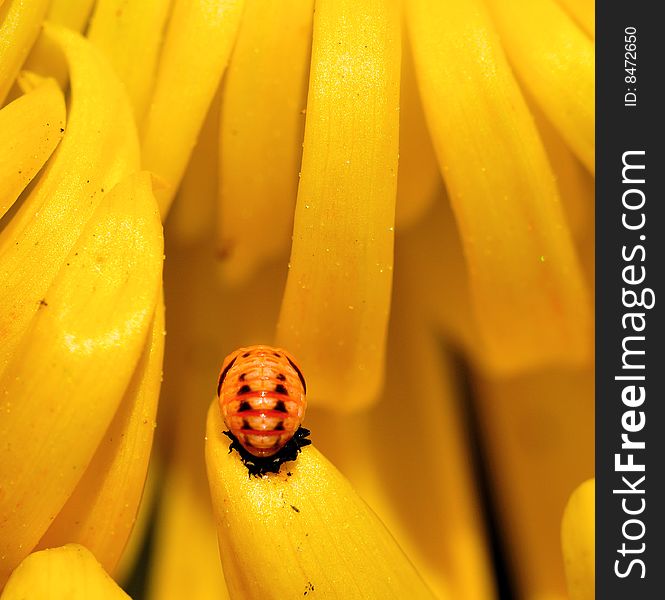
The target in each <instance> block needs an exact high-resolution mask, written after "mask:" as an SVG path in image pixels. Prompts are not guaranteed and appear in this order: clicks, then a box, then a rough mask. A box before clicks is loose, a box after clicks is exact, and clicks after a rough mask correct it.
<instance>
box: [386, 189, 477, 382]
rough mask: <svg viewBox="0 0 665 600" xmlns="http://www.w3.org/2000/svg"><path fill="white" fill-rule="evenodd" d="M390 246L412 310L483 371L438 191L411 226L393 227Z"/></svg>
mask: <svg viewBox="0 0 665 600" xmlns="http://www.w3.org/2000/svg"><path fill="white" fill-rule="evenodd" d="M395 246H396V253H397V257H398V259H399V260H400V263H401V264H403V265H404V266H403V267H402V273H401V275H400V277H401V278H402V279H403V280H405V281H407V282H408V286H409V287H410V288H411V289H412V290H413V293H414V295H415V296H416V297H417V298H418V299H419V302H420V306H419V309H418V310H420V311H422V312H424V313H425V314H426V316H427V318H428V319H429V320H430V321H431V322H432V323H433V324H434V326H435V327H436V328H437V329H438V330H440V331H441V332H442V333H444V334H445V335H446V336H447V337H448V338H449V339H450V341H451V343H452V344H453V345H455V346H456V347H457V348H458V349H463V350H464V352H465V353H466V354H467V356H468V357H469V358H470V359H471V360H472V361H473V362H474V363H476V364H480V365H482V367H483V370H486V368H487V367H488V365H487V351H486V349H485V348H484V346H483V345H482V339H481V337H480V334H479V333H478V325H477V323H476V318H475V315H474V313H473V311H472V307H471V301H470V291H469V274H468V271H467V267H466V263H465V260H464V253H463V251H462V244H461V241H460V236H459V231H458V230H457V225H456V223H455V219H454V216H453V214H452V211H451V208H450V205H449V202H448V198H447V197H446V196H445V195H442V194H439V196H438V197H437V199H436V202H435V204H434V206H432V207H431V208H430V210H429V211H428V212H427V214H426V215H425V218H424V219H423V220H422V221H421V222H420V223H418V224H417V226H415V227H413V228H411V229H409V230H408V231H406V232H403V233H402V234H399V232H398V235H397V239H396V241H395ZM405 285H407V284H405Z"/></svg>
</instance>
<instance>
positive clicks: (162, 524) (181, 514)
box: [148, 437, 229, 600]
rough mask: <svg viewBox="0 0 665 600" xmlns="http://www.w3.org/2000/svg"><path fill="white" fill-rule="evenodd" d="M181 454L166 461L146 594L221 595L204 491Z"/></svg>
mask: <svg viewBox="0 0 665 600" xmlns="http://www.w3.org/2000/svg"><path fill="white" fill-rule="evenodd" d="M194 439H196V440H197V441H199V444H197V445H199V451H200V439H201V438H200V437H196V438H194ZM182 458H183V457H182V455H181V454H179V453H177V454H176V455H175V456H174V460H173V461H172V462H171V464H170V465H169V467H168V473H167V475H166V481H165V484H164V489H163V491H162V497H161V500H160V503H159V515H158V518H157V526H156V538H155V544H154V554H153V556H152V560H151V565H150V584H149V588H148V589H149V593H148V598H152V599H154V600H182V599H183V598H192V599H193V600H227V599H228V598H229V593H228V590H227V588H226V583H225V581H224V573H223V572H222V565H221V564H220V562H219V550H218V547H217V532H216V528H215V520H214V518H213V514H212V506H211V505H210V494H209V492H208V490H206V489H205V487H203V485H202V484H204V483H205V482H204V481H198V478H197V477H195V476H193V474H192V468H191V466H190V464H189V462H187V461H183V460H182ZM199 461H200V457H199ZM197 471H198V469H197ZM204 477H205V475H204ZM184 540H186V550H185V551H183V541H184Z"/></svg>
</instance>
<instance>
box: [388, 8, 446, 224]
mask: <svg viewBox="0 0 665 600" xmlns="http://www.w3.org/2000/svg"><path fill="white" fill-rule="evenodd" d="M407 1H408V0H407ZM399 103H400V107H399V169H398V171H397V204H396V206H395V224H396V229H397V231H398V232H399V231H402V230H403V229H406V228H408V227H410V226H411V225H413V224H414V223H416V222H417V221H419V220H420V219H421V218H422V217H423V215H424V214H425V213H426V212H427V209H428V208H429V207H430V205H431V204H432V203H433V202H434V200H435V199H436V195H437V188H439V187H440V186H441V175H439V165H438V163H437V162H436V155H435V154H434V148H433V147H432V140H431V138H430V135H429V131H428V130H427V123H426V122H425V114H424V113H423V107H422V102H421V101H420V92H419V91H418V84H417V82H416V73H415V67H414V65H413V55H412V52H411V44H410V43H409V40H408V36H407V35H406V32H405V35H403V36H402V78H401V82H400V95H399Z"/></svg>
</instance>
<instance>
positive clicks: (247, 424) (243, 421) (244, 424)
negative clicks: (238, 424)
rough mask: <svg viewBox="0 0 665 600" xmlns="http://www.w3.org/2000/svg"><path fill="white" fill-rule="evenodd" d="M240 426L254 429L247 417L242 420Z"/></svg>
mask: <svg viewBox="0 0 665 600" xmlns="http://www.w3.org/2000/svg"><path fill="white" fill-rule="evenodd" d="M242 428H243V429H254V428H253V427H252V426H251V425H250V424H249V421H248V420H247V419H243V420H242Z"/></svg>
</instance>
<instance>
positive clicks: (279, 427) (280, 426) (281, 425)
mask: <svg viewBox="0 0 665 600" xmlns="http://www.w3.org/2000/svg"><path fill="white" fill-rule="evenodd" d="M275 431H284V423H282V421H280V422H279V423H277V425H275Z"/></svg>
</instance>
